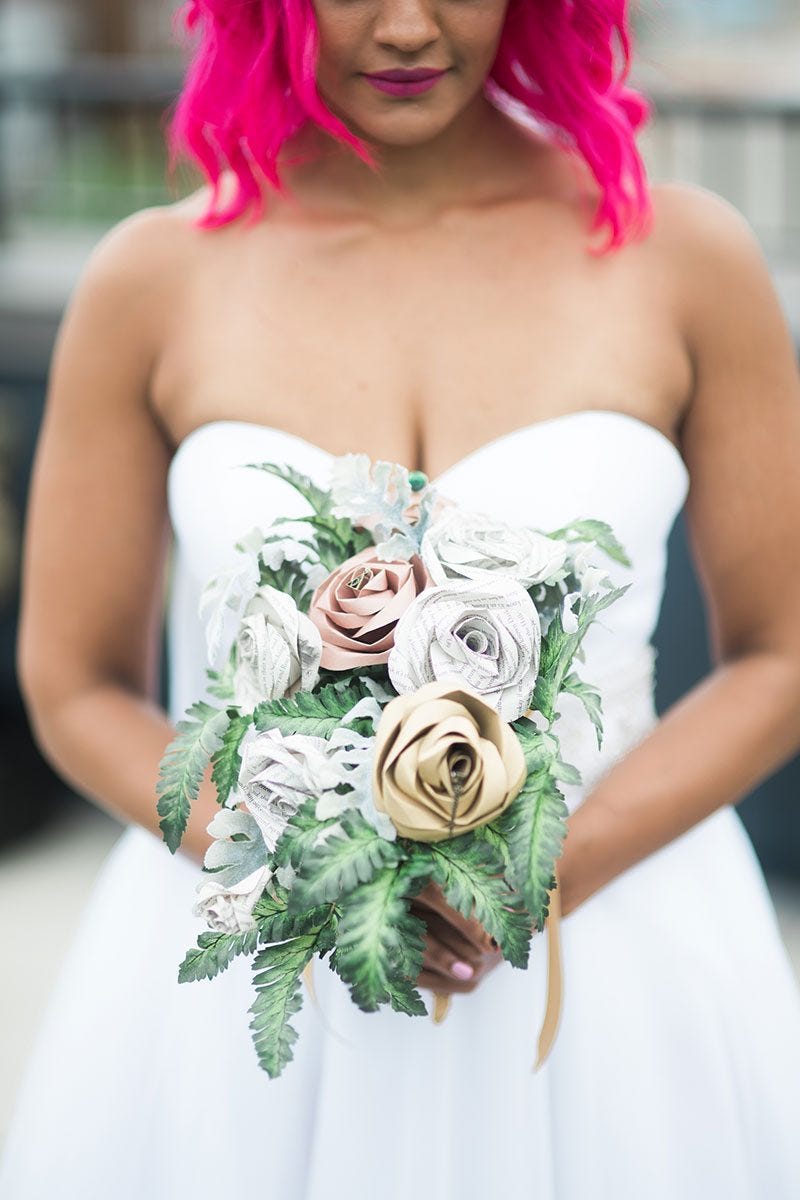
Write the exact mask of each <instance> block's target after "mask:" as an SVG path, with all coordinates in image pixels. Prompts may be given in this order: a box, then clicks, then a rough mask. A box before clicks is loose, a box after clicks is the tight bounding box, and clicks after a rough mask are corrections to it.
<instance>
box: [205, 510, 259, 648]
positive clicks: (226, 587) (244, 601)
mask: <svg viewBox="0 0 800 1200" xmlns="http://www.w3.org/2000/svg"><path fill="white" fill-rule="evenodd" d="M263 540H264V535H263V533H262V532H261V530H260V529H259V528H258V526H256V527H255V528H253V529H251V531H250V532H249V533H248V534H246V535H245V537H244V538H242V540H241V542H240V546H241V553H242V558H241V559H240V561H239V562H237V564H236V566H235V567H233V568H231V570H229V571H223V572H221V573H220V574H219V575H215V576H214V578H213V579H210V580H209V581H208V583H207V584H206V585H205V587H204V588H203V590H202V591H201V593H200V600H199V603H198V606H197V615H198V616H199V618H200V620H201V621H206V654H207V657H208V661H209V663H210V664H211V665H212V666H214V665H215V664H216V662H217V659H218V656H219V653H220V650H221V648H222V646H223V643H224V642H227V645H228V646H230V642H231V640H232V638H233V637H234V636H235V630H236V628H237V627H238V623H239V621H240V620H241V617H242V614H243V613H244V611H245V609H246V607H247V605H248V604H249V603H250V600H251V599H252V598H253V596H254V594H255V592H256V590H257V588H258V582H259V579H260V574H261V573H260V569H259V565H258V551H259V548H260V546H261V544H262V542H263ZM229 629H230V632H229V633H228V636H227V638H226V631H227V630H229Z"/></svg>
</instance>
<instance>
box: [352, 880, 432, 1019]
mask: <svg viewBox="0 0 800 1200" xmlns="http://www.w3.org/2000/svg"><path fill="white" fill-rule="evenodd" d="M428 878H430V866H429V864H428V863H427V862H426V861H424V860H419V861H414V860H406V861H405V862H403V863H401V864H400V866H399V867H384V868H383V869H382V870H381V871H378V872H377V873H376V874H375V875H374V876H373V877H372V879H371V880H370V881H369V882H368V883H364V884H362V885H361V886H360V887H358V888H357V889H356V890H355V891H354V892H351V893H350V895H349V896H348V897H347V899H346V901H345V902H344V903H343V905H342V907H341V916H340V918H339V927H338V932H337V941H336V949H335V951H334V952H333V954H332V955H331V960H330V965H331V967H333V969H334V970H336V972H337V974H339V975H340V976H341V978H342V979H343V980H344V981H345V982H346V983H347V984H348V986H349V988H350V994H351V996H352V998H353V1000H354V1002H355V1003H356V1004H357V1005H358V1007H359V1008H361V1009H362V1010H363V1011H364V1012H374V1011H375V1010H376V1009H377V1008H378V1007H379V1006H380V1005H381V1004H385V1003H386V1002H387V1001H388V1002H389V1003H390V1004H392V1006H393V1007H394V1006H395V1005H398V1006H399V1011H402V1012H416V1013H419V1014H420V1015H421V1014H422V1013H423V1012H426V1011H427V1010H426V1008H425V1005H424V1002H423V1001H422V997H421V996H420V994H419V992H418V991H417V990H416V988H415V987H414V986H413V984H414V980H415V979H416V978H417V976H418V974H419V971H420V970H421V968H422V956H423V953H424V941H423V934H424V924H423V922H422V921H421V920H420V919H419V918H418V917H415V916H414V915H413V914H412V913H411V912H410V911H409V902H410V896H411V895H413V894H416V892H417V891H419V890H420V888H421V887H422V886H424V880H426V879H428Z"/></svg>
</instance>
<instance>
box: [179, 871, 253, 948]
mask: <svg viewBox="0 0 800 1200" xmlns="http://www.w3.org/2000/svg"><path fill="white" fill-rule="evenodd" d="M270 877H271V872H270V869H269V867H267V866H263V867H258V868H257V869H256V870H255V871H253V872H252V874H250V875H248V876H247V877H246V878H245V879H242V880H241V881H240V882H239V883H235V884H232V885H231V886H230V887H227V888H226V887H224V886H223V885H222V884H221V883H220V882H219V880H214V879H211V880H209V881H208V882H207V883H206V882H205V881H204V882H203V883H201V884H200V885H199V887H198V888H197V903H196V904H195V906H194V908H193V909H192V913H193V915H194V916H196V917H203V918H204V919H205V921H206V924H207V925H208V926H209V928H211V929H215V930H217V931H218V932H220V933H246V932H248V930H251V929H255V928H256V923H255V921H254V920H253V909H254V907H255V905H256V903H257V901H258V900H259V898H260V896H261V894H262V892H263V891H264V888H265V887H266V885H267V883H268V882H269V880H270Z"/></svg>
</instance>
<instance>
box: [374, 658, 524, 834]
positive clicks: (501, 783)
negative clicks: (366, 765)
mask: <svg viewBox="0 0 800 1200" xmlns="http://www.w3.org/2000/svg"><path fill="white" fill-rule="evenodd" d="M526 775H527V771H526V766H525V757H524V754H523V752H522V747H521V745H520V742H519V738H518V737H517V735H516V734H515V733H514V730H513V729H512V728H511V726H510V725H507V724H506V723H505V722H504V721H502V720H501V719H500V717H499V716H498V715H497V713H496V712H495V711H494V709H493V708H490V707H489V705H488V704H486V703H485V702H484V701H483V700H482V699H481V697H480V696H478V695H476V694H475V693H473V692H471V691H470V690H469V689H468V688H465V687H464V686H463V685H462V684H460V683H459V682H458V681H457V680H453V679H450V680H444V679H443V680H436V681H434V682H433V683H428V684H426V685H425V686H424V687H421V688H420V689H419V690H418V691H416V692H412V693H411V694H410V695H407V696H398V697H397V698H396V699H394V700H392V701H390V703H389V704H387V706H386V708H385V709H384V710H383V715H382V717H381V720H380V722H379V724H378V728H377V730H376V734H375V757H374V760H373V778H372V786H373V794H374V799H375V807H376V808H377V809H378V811H379V812H385V813H386V814H387V815H388V816H389V818H390V819H391V821H392V822H393V823H394V825H395V827H396V829H397V831H398V833H400V834H401V835H402V836H403V837H409V838H414V839H415V840H416V841H422V842H438V841H442V840H444V839H445V838H449V837H457V836H458V835H459V834H462V833H467V832H468V831H469V830H471V829H475V828H476V827H477V826H479V825H485V824H487V823H488V822H489V821H492V820H494V818H495V817H498V816H499V815H500V813H501V812H502V811H503V810H504V809H505V808H506V807H507V806H508V805H509V804H510V803H511V801H512V800H513V799H514V798H515V796H517V795H518V794H519V792H520V790H521V788H522V785H523V783H524V782H525V778H526Z"/></svg>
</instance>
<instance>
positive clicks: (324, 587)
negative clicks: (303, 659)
mask: <svg viewBox="0 0 800 1200" xmlns="http://www.w3.org/2000/svg"><path fill="white" fill-rule="evenodd" d="M429 582H430V580H429V578H428V573H427V571H426V570H425V566H424V564H423V562H422V559H421V558H420V557H419V555H418V554H414V555H412V556H411V558H410V559H409V560H408V561H406V560H404V559H394V560H389V559H382V558H380V557H379V555H378V553H377V549H376V547H375V546H368V547H367V548H366V550H362V551H360V552H359V553H358V554H354V555H352V556H351V557H350V558H348V559H347V560H346V561H345V562H343V563H342V564H341V565H340V566H338V567H337V568H336V570H335V571H333V572H332V573H331V574H330V575H329V576H328V577H327V579H324V580H323V581H322V583H321V584H319V586H318V587H317V588H316V589H315V591H314V594H313V596H312V597H311V603H310V605H309V609H308V615H309V618H310V619H311V621H313V622H314V624H315V626H316V627H317V629H318V630H319V634H320V636H321V638H322V658H321V661H320V665H321V666H322V667H325V668H326V669H329V670H331V671H345V670H347V669H348V668H349V667H365V666H370V665H371V664H373V663H385V662H386V660H387V658H388V657H389V653H390V651H391V649H392V646H393V644H394V630H395V626H396V624H397V622H398V620H399V619H400V617H401V616H402V615H403V613H404V612H405V611H406V609H407V608H408V606H409V605H410V604H411V602H412V601H413V600H414V598H415V597H416V596H417V595H418V594H419V593H420V592H421V591H422V590H423V588H425V587H426V586H427V585H428V583H429Z"/></svg>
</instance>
